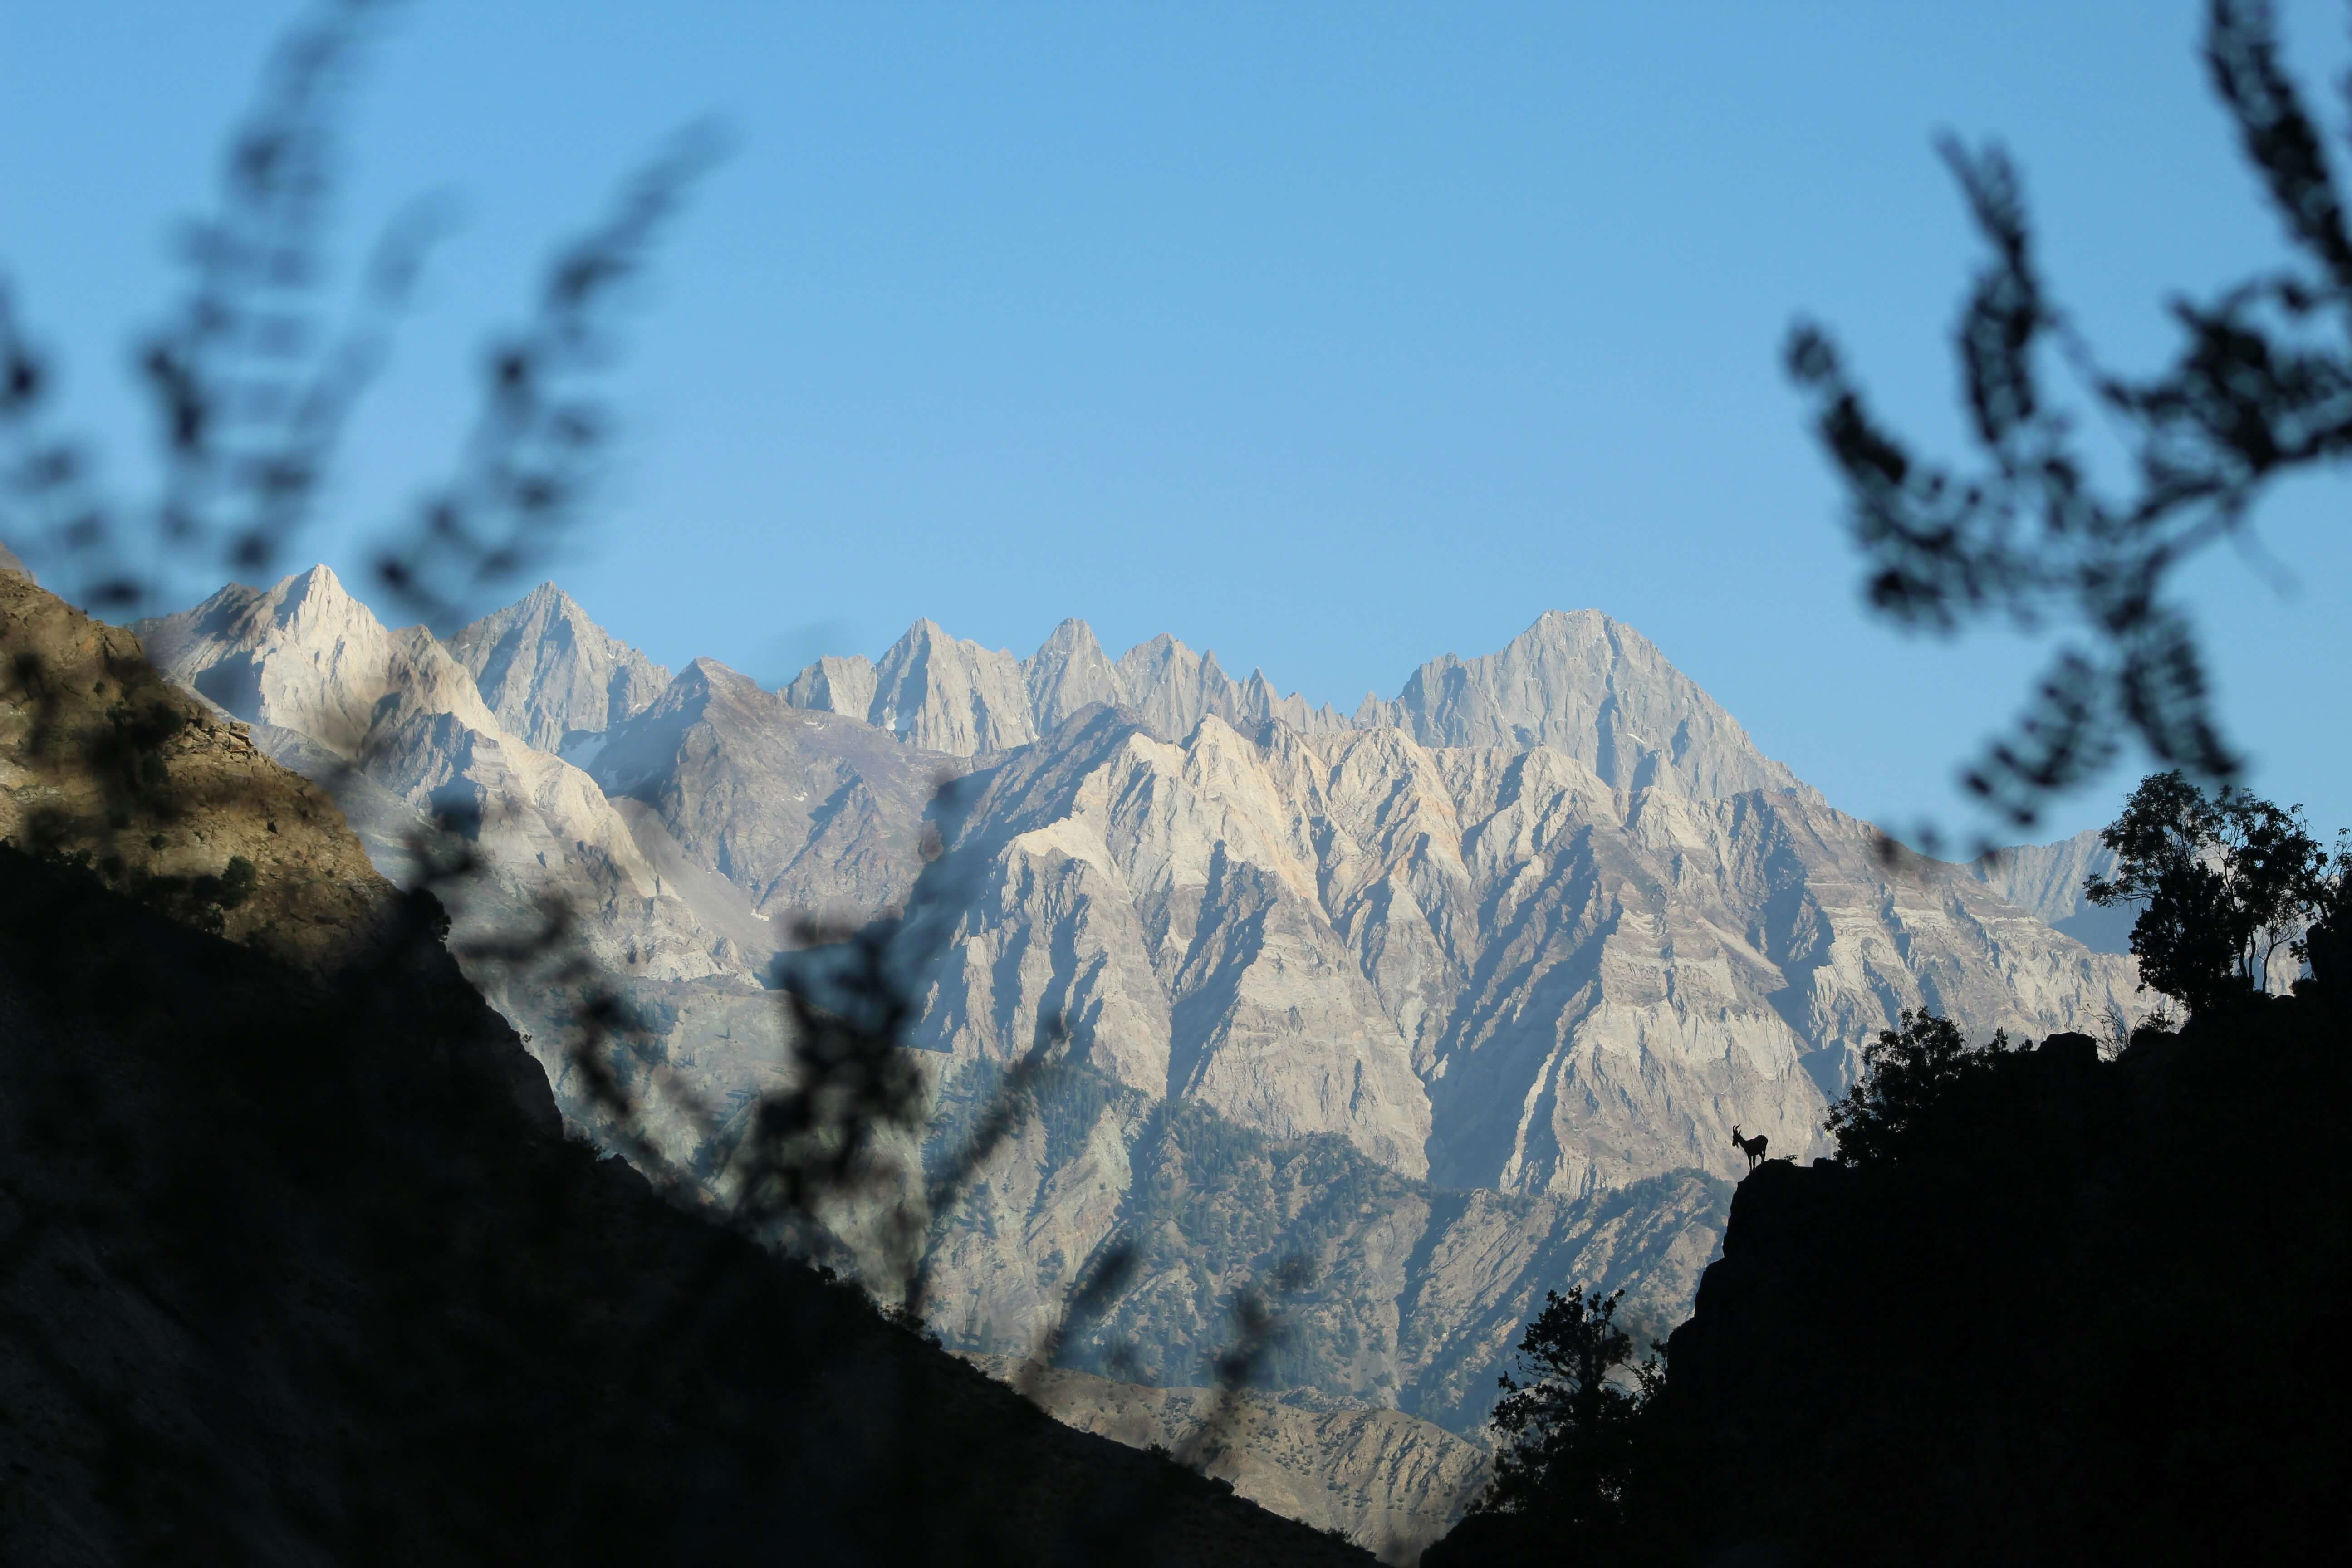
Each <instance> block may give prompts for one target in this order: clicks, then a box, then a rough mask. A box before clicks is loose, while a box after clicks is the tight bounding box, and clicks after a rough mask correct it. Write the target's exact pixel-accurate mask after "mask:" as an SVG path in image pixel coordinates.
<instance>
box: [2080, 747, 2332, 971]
mask: <svg viewBox="0 0 2352 1568" xmlns="http://www.w3.org/2000/svg"><path fill="white" fill-rule="evenodd" d="M2302 810H2303V808H2302V807H2301V806H2288V807H2284V808H2281V807H2279V806H2276V805H2272V804H2271V803H2270V802H2269V801H2266V800H2263V799H2262V798H2260V797H2259V796H2257V795H2251V794H2249V793H2248V792H2246V791H2245V790H2242V789H2237V788H2234V787H2232V786H2231V785H2228V784H2223V785H2221V786H2220V787H2218V788H2216V789H2212V790H2207V789H2203V788H2200V786H2199V785H2197V784H2194V783H2192V782H2191V781H2190V780H2189V778H2188V777H2186V776H2185V775H2184V774H2182V773H2180V772H2179V770H2177V769H2176V770H2174V771H2172V772H2170V773H2150V774H2149V775H2148V776H2147V778H2144V779H2142V780H2141V781H2140V783H2139V787H2138V788H2137V789H2136V790H2134V791H2132V795H2131V799H2130V800H2129V801H2127V802H2126V804H2125V805H2124V812H2123V815H2122V816H2119V817H2117V818H2116V820H2115V822H2114V823H2113V824H2112V825H2110V826H2107V827H2105V828H2104V829H2102V830H2101V832H2100V834H2099V837H2100V840H2101V841H2102V842H2103V843H2105V845H2106V847H2108V848H2110V849H2112V850H2114V851H2115V852H2116V857H2117V858H2118V864H2117V866H2116V872H2115V875H2114V876H2113V877H2108V878H2100V877H2094V878H2092V879H2090V880H2088V881H2087V882H2085V883H2084V885H2083V892H2084V897H2086V898H2088V899H2089V900H2091V901H2092V902H2093V903H2095V904H2102V905H2111V904H2120V903H2129V902H2134V901H2137V902H2140V903H2142V904H2143V905H2144V907H2143V908H2142V909H2141V910H2140V914H2139V919H2138V920H2137V921H2135V922H2134V923H2133V925H2132V935H2131V949H2132V952H2134V953H2135V954H2137V956H2138V958H2139V973H2140V982H2141V984H2142V985H2143V986H2144V987H2152V988H2154V989H2155V990H2158V991H2161V992H2163V993H2164V994H2166V995H2168V996H2174V997H2178V998H2179V1000H2180V1001H2182V1002H2184V1003H2186V1004H2187V1005H2188V1006H2189V1010H2190V1011H2191V1012H2192V1013H2204V1012H2209V1011H2210V1010H2212V1009H2214V1008H2216V1007H2219V1006H2222V1005H2227V1004H2228V1003H2230V1002H2231V1001H2233V1000H2236V999H2240V998H2243V997H2246V996H2251V995H2252V994H2256V993H2258V992H2262V991H2265V990H2268V989H2269V988H2270V983H2271V978H2272V975H2271V965H2272V964H2273V962H2274V961H2275V960H2276V959H2277V958H2278V956H2279V952H2280V950H2281V949H2283V948H2284V949H2288V950H2290V951H2291V952H2292V953H2293V955H2294V956H2296V957H2300V956H2301V950H2302V946H2303V943H2302V942H2301V933H2302V932H2303V931H2304V929H2305V927H2306V926H2308V925H2310V924H2311V923H2312V921H2315V920H2316V919H2318V918H2319V917H2320V915H2321V914H2322V913H2323V912H2324V911H2325V910H2326V909H2327V908H2328V907H2329V906H2330V904H2331V896H2332V893H2333V890H2334V889H2333V882H2332V879H2331V877H2330V868H2329V858H2328V854H2327V850H2326V846H2324V845H2322V844H2321V843H2320V842H2319V840H2318V839H2316V838H2315V837H2312V836H2311V834H2310V833H2309V832H2308V831H2306V830H2305V827H2304V825H2303V820H2302V816H2301V815H2300V814H2301V812H2302Z"/></svg>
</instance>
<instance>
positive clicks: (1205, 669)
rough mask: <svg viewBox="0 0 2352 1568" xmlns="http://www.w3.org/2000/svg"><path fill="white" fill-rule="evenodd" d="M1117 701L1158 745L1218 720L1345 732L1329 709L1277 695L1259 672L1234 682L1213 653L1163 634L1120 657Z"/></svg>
mask: <svg viewBox="0 0 2352 1568" xmlns="http://www.w3.org/2000/svg"><path fill="white" fill-rule="evenodd" d="M1118 681H1119V692H1120V700H1122V701H1123V702H1125V703H1126V704H1127V706H1129V707H1130V708H1132V709H1134V710H1136V712H1138V713H1139V714H1140V715H1142V718H1143V721H1144V723H1145V724H1146V725H1148V726H1149V727H1150V730H1151V731H1152V732H1153V733H1154V734H1156V735H1158V736H1160V738H1161V739H1162V740H1168V741H1176V740H1181V739H1182V738H1183V737H1184V736H1186V735H1188V734H1190V733H1191V732H1192V727H1193V726H1194V725H1196V724H1198V723H1199V722H1200V721H1202V720H1203V719H1207V718H1216V719H1222V720H1223V721H1225V722H1226V723H1227V724H1230V725H1233V726H1234V727H1236V728H1254V727H1255V726H1256V725H1259V724H1262V723H1264V722H1265V721H1267V720H1269V719H1278V720H1280V721H1282V722H1283V723H1285V724H1286V725H1288V726H1289V727H1290V728H1291V729H1293V730H1300V731H1321V730H1339V729H1345V728H1346V727H1347V722H1348V721H1347V720H1346V719H1345V718H1343V717H1342V716H1341V715H1340V714H1339V713H1338V712H1336V711H1334V710H1331V709H1329V708H1309V707H1308V706H1307V701H1306V699H1304V698H1302V697H1300V696H1299V695H1298V694H1297V692H1293V693H1291V694H1290V695H1289V696H1288V697H1281V696H1278V695H1276V691H1275V689H1274V685H1273V683H1272V682H1270V681H1269V680H1267V679H1266V678H1265V671H1263V670H1252V671H1251V672H1250V678H1249V679H1247V680H1245V681H1238V682H1237V681H1235V680H1234V679H1233V677H1231V676H1229V675H1227V674H1226V673H1225V672H1224V671H1223V669H1222V668H1218V665H1217V656H1216V655H1215V654H1213V653H1197V654H1196V653H1194V652H1193V651H1192V649H1191V648H1189V647H1185V646H1184V645H1183V644H1182V643H1181V642H1178V641H1177V640H1176V639H1175V638H1174V637H1170V636H1168V635H1167V634H1166V633H1165V632H1163V633H1161V634H1160V636H1158V637H1153V638H1152V639H1151V640H1150V642H1147V643H1141V644H1139V645H1137V646H1136V647H1131V648H1129V649H1128V650H1127V651H1126V652H1125V653H1123V654H1121V655H1119V658H1118Z"/></svg>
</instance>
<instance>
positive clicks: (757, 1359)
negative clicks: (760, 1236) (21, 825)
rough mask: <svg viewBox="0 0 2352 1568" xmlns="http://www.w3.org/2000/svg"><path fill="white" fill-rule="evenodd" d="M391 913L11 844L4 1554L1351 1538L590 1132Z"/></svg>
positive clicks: (1121, 1551) (2, 955)
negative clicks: (320, 916)
mask: <svg viewBox="0 0 2352 1568" xmlns="http://www.w3.org/2000/svg"><path fill="white" fill-rule="evenodd" d="M405 912H406V913H407V914H409V915H410V916H412V917H414V918H415V920H416V921H422V922H424V923H423V924H422V925H421V926H412V928H411V931H412V934H413V935H416V936H419V937H421V938H422V939H423V940H418V941H412V942H406V943H400V944H395V945H394V947H392V948H390V949H388V950H387V951H388V952H390V953H391V956H389V957H385V958H382V959H380V960H378V961H376V962H374V963H371V964H369V965H365V966H362V967H360V968H356V969H352V970H350V971H347V972H345V973H341V974H339V975H337V976H335V977H333V978H332V979H331V980H320V979H318V978H315V977H311V976H308V975H305V974H303V973H299V972H297V971H294V970H291V969H288V968H285V967H281V966H280V965H279V964H278V963H276V962H275V961H273V960H271V959H270V958H268V957H266V956H264V955H262V954H260V953H258V952H252V951H249V950H247V949H244V948H240V947H238V946H236V945H234V944H232V943H230V942H226V941H224V940H222V939H220V938H217V937H213V936H209V935H205V934H203V933H201V932H198V931H192V930H189V929H187V928H185V927H184V926H181V925H177V924H174V923H173V922H172V921H168V920H166V919H165V918H163V915H162V914H160V913H159V912H157V911H155V910H151V909H148V908H144V907H142V906H140V905H137V904H134V903H133V902H131V900H128V899H126V898H124V897H121V896H120V895H117V894H115V893H112V892H110V891H107V890H105V889H102V888H100V886H99V885H98V884H97V883H96V881H95V880H94V879H92V878H90V877H89V876H88V875H87V874H85V873H83V872H81V871H79V870H76V869H72V868H66V867H60V866H56V865H47V864H42V863H40V862H37V861H36V860H34V859H32V858H29V857H27V856H26V855H24V854H21V853H19V852H17V851H15V850H13V849H12V850H5V851H0V1347H5V1351H0V1559H5V1560H6V1561H9V1562H20V1563H34V1562H38V1563H145V1562H192V1563H339V1564H341V1563H404V1564H408V1563H467V1562H478V1563H561V1562H569V1561H577V1562H624V1561H626V1562H660V1563H683V1562H715V1561H720V1560H725V1559H729V1558H734V1557H739V1556H740V1557H746V1558H749V1557H752V1556H757V1557H760V1558H763V1559H764V1558H772V1557H777V1556H782V1557H784V1558H786V1559H788V1560H793V1561H806V1562H821V1563H896V1562H914V1561H921V1562H924V1563H1050V1562H1068V1563H1093V1562H1099V1561H1117V1560H1132V1561H1139V1562H1165V1563H1193V1562H1198V1563H1208V1562H1217V1563H1226V1562H1264V1563H1274V1562H1282V1563H1307V1562H1332V1563H1340V1562H1358V1561H1364V1559H1363V1558H1362V1556H1361V1554H1360V1553H1359V1552H1355V1551H1353V1550H1352V1549H1350V1548H1348V1547H1345V1546H1344V1545H1341V1544H1340V1543H1339V1542H1332V1541H1329V1540H1328V1539H1327V1538H1325V1537H1322V1536H1320V1535H1318V1534H1317V1533H1316V1532H1314V1531H1309V1530H1307V1529H1306V1528H1305V1527H1303V1526H1298V1525H1295V1524H1292V1523H1290V1522H1289V1521H1284V1520H1280V1519H1277V1518H1275V1517H1274V1516H1272V1515H1270V1514H1266V1513H1265V1512H1263V1511H1262V1510H1258V1509H1257V1508H1255V1506H1254V1505H1251V1504H1248V1503H1245V1502H1243V1501H1241V1500H1238V1499H1235V1498H1234V1497H1233V1496H1232V1495H1231V1494H1230V1493H1229V1492H1227V1491H1225V1490H1224V1489H1222V1488H1220V1487H1219V1486H1218V1485H1216V1484H1215V1483H1213V1482H1210V1481H1207V1480H1204V1479H1201V1478H1198V1477H1194V1476H1192V1475H1190V1474H1187V1473H1184V1472H1181V1471H1179V1470H1177V1469H1176V1468H1174V1467H1172V1466H1171V1465H1169V1464H1167V1463H1166V1462H1165V1461H1163V1460H1160V1459H1158V1458H1152V1457H1150V1456H1147V1455H1143V1454H1139V1453H1135V1452H1132V1451H1130V1450H1128V1449H1126V1448H1123V1447H1119V1446H1118V1445H1116V1444H1113V1443H1110V1442H1108V1441H1106V1440H1104V1439H1099V1438H1095V1437H1090V1436H1086V1435H1083V1434H1080V1433H1076V1432H1073V1431H1070V1430H1068V1429H1066V1428H1065V1427H1063V1426H1058V1425H1057V1424H1055V1422H1053V1421H1052V1420H1051V1419H1049V1418H1048V1417H1046V1416H1045V1415H1043V1414H1042V1413H1040V1412H1038V1411H1036V1410H1035V1409H1034V1408H1032V1407H1031V1406H1029V1405H1026V1404H1024V1403H1023V1402H1022V1401H1021V1400H1020V1399H1019V1398H1018V1396H1017V1395H1015V1394H1013V1393H1012V1392H1011V1391H1010V1390H1007V1389H1004V1388H1003V1387H1001V1386H999V1385H997V1384H992V1383H991V1382H990V1381H989V1380H988V1379H987V1378H985V1377H984V1376H982V1374H981V1373H978V1372H976V1371H974V1370H972V1369H971V1368H968V1367H966V1366H964V1365H962V1364H961V1363H957V1362H955V1361H954V1360H952V1359H951V1358H950V1357H948V1356H946V1355H945V1354H943V1353H941V1352H939V1351H938V1350H937V1349H936V1348H934V1347H933V1346H931V1345H930V1344H929V1343H927V1342H924V1341H922V1340H921V1339H919V1338H918V1337H916V1336H915V1335H913V1334H912V1333H909V1332H908V1331H904V1330H901V1329H899V1328H898V1327H895V1326H893V1325H891V1324H888V1323H887V1322H885V1321H883V1320H882V1319H880V1318H879V1317H877V1315H876V1313H875V1311H874V1310H873V1309H872V1308H871V1307H870V1306H869V1305H868V1304H867V1302H866V1300H865V1299H864V1298H863V1297H862V1296H861V1295H860V1294H858V1293H857V1292H856V1291H854V1290H852V1289H849V1288H847V1287H845V1286H837V1285H834V1284H832V1283H830V1282H828V1281H827V1280H825V1279H823V1278H821V1277H820V1276H818V1275H817V1274H815V1273H813V1272H811V1271H810V1270H808V1269H806V1268H801V1267H799V1266H796V1265H793V1264H790V1263H787V1262H783V1261H782V1260H779V1259H777V1258H773V1257H772V1256H770V1255H768V1254H766V1253H764V1252H761V1251H760V1250H759V1249H757V1248H755V1247H751V1245H749V1244H748V1243H746V1242H744V1241H742V1240H740V1238H738V1237H736V1236H734V1235H733V1234H731V1233H730V1232H728V1231H726V1230H724V1229H722V1228H720V1227H719V1226H715V1225H710V1224H707V1223H705V1222H704V1221H702V1220H700V1219H698V1218H697V1217H696V1216H694V1215H688V1214H686V1213H683V1212H680V1211H679V1210H677V1209H676V1208H674V1207H673V1206H671V1205H669V1204H668V1203H667V1202H666V1201H664V1200H663V1199H661V1198H660V1197H658V1196H657V1195H656V1194H654V1193H653V1192H652V1191H651V1190H649V1189H648V1188H647V1187H646V1184H645V1183H644V1182H643V1181H642V1180H641V1179H640V1178H638V1177H637V1176H636V1175H635V1174H634V1173H631V1172H630V1171H629V1170H628V1169H627V1167H625V1166H624V1165H622V1164H621V1163H618V1162H615V1161H612V1160H609V1159H603V1158H600V1157H598V1156H597V1155H596V1154H595V1153H594V1152H593V1151H591V1150H590V1149H588V1148H587V1147H586V1146H584V1145H583V1144H581V1143H579V1142H573V1141H571V1140H568V1139H566V1138H565V1137H564V1136H563V1135H562V1132H561V1131H560V1130H559V1127H558V1123H557V1119H556V1116H555V1111H554V1108H553V1105H552V1103H551V1100H549V1098H548V1096H547V1093H546V1090H545V1088H544V1084H543V1081H541V1080H539V1079H538V1075H537V1074H536V1073H535V1072H533V1073H530V1074H525V1073H522V1072H520V1071H518V1070H517V1068H518V1067H519V1066H526V1065H528V1064H527V1058H524V1056H523V1054H522V1048H521V1046H520V1042H519V1041H518V1040H517V1039H516V1037H514V1035H513V1033H512V1032H511V1031H510V1030H509V1028H508V1027H507V1026H506V1025H505V1024H504V1023H503V1022H501V1021H500V1020H499V1018H498V1016H496V1015H495V1014H493V1013H492V1012H491V1011H490V1010H489V1009H488V1006H487V1005H484V1004H483V1003H482V1001H481V1000H480V998H479V997H478V995H477V994H475V992H474V991H473V990H472V989H471V988H470V987H469V986H468V985H467V984H466V983H465V981H464V980H463V978H462V977H461V976H460V975H459V974H458V973H457V968H456V965H455V964H454V963H452V962H451V961H450V960H449V958H448V956H447V955H446V952H443V951H442V949H441V948H440V946H439V945H438V942H436V941H434V940H432V935H433V930H432V927H433V915H434V913H435V911H434V910H432V908H431V907H430V905H429V904H427V903H424V902H421V901H420V902H416V903H412V904H410V905H409V906H408V907H407V909H406V911H405ZM519 1085H520V1086H524V1088H525V1089H526V1090H527V1091H528V1092H527V1093H525V1094H523V1095H520V1096H519V1093H518V1086H519Z"/></svg>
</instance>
